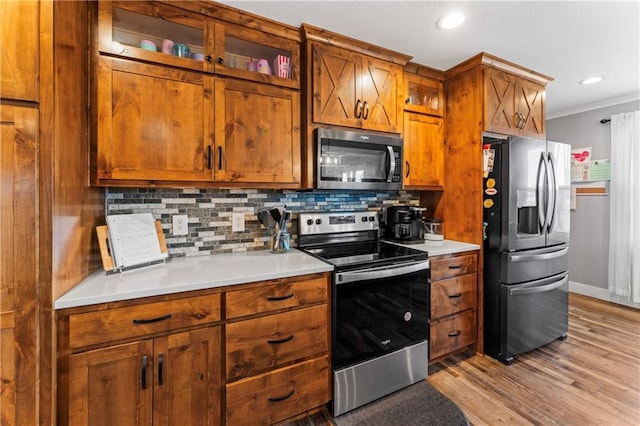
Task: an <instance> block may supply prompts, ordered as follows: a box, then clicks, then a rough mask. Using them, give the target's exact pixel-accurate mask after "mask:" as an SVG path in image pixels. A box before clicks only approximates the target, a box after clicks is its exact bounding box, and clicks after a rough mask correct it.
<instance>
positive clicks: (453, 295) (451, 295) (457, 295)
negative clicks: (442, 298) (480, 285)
mask: <svg viewBox="0 0 640 426" xmlns="http://www.w3.org/2000/svg"><path fill="white" fill-rule="evenodd" d="M448 296H449V299H457V298H458V297H462V293H456V294H449V295H448Z"/></svg>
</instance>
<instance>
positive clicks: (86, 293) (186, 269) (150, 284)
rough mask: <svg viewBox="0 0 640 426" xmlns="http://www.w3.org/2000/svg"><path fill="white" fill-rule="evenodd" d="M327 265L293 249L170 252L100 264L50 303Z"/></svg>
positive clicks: (58, 305)
mask: <svg viewBox="0 0 640 426" xmlns="http://www.w3.org/2000/svg"><path fill="white" fill-rule="evenodd" d="M328 271H333V265H330V264H328V263H325V262H323V261H321V260H319V259H317V258H315V257H313V256H310V255H308V254H305V253H303V252H301V251H299V250H296V249H292V250H291V252H289V253H286V254H273V253H271V252H270V251H269V250H260V251H250V252H243V253H228V254H217V255H212V256H191V257H174V258H170V259H169V261H168V262H167V263H165V264H158V265H152V266H144V267H141V268H137V269H131V270H128V271H124V272H122V273H114V274H110V275H107V274H106V273H105V271H104V270H103V269H100V270H98V271H97V272H95V273H93V274H92V275H90V276H89V277H87V278H86V279H85V280H84V281H82V282H81V283H80V284H78V285H77V286H76V287H74V288H72V289H71V290H69V291H68V292H67V293H65V294H64V295H62V296H61V297H60V298H59V299H57V300H56V301H55V303H54V309H63V308H72V307H77V306H86V305H93V304H97V303H106V302H114V301H118V300H128V299H135V298H140V297H150V296H160V295H165V294H172V293H179V292H183V291H193V290H205V289H209V288H216V287H222V286H228V285H233V284H246V283H251V282H256V281H264V280H272V279H277V278H285V277H292V276H298V275H306V274H315V273H318V272H328Z"/></svg>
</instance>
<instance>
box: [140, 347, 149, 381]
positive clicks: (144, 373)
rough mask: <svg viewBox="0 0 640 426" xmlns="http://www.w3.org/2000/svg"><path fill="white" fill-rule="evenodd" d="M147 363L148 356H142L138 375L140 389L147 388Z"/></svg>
mask: <svg viewBox="0 0 640 426" xmlns="http://www.w3.org/2000/svg"><path fill="white" fill-rule="evenodd" d="M148 363H149V358H148V357H147V356H146V355H145V356H143V357H142V369H141V376H140V386H141V387H142V389H146V388H147V364H148Z"/></svg>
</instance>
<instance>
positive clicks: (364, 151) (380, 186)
mask: <svg viewBox="0 0 640 426" xmlns="http://www.w3.org/2000/svg"><path fill="white" fill-rule="evenodd" d="M315 139H316V188H318V189H344V190H386V191H397V190H400V189H402V164H403V161H402V160H403V157H402V138H401V137H400V136H389V135H377V134H371V133H363V132H354V131H348V130H336V129H326V128H319V129H316V138H315Z"/></svg>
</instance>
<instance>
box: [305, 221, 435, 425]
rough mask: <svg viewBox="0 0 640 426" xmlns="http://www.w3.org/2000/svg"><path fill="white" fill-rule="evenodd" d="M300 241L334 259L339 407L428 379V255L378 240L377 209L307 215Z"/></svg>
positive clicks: (355, 404) (312, 251)
mask: <svg viewBox="0 0 640 426" xmlns="http://www.w3.org/2000/svg"><path fill="white" fill-rule="evenodd" d="M298 224H299V235H298V247H299V248H300V249H302V250H303V251H305V252H307V253H309V254H311V255H313V256H316V257H318V258H320V259H322V260H324V261H325V262H328V263H330V264H332V265H334V274H333V287H332V291H331V292H330V294H331V297H332V307H333V309H332V327H331V332H332V339H331V340H332V342H333V345H332V365H333V382H334V388H333V401H332V411H333V415H334V416H338V415H340V414H343V413H345V412H347V411H350V410H353V409H355V408H357V407H360V406H362V405H364V404H367V403H369V402H371V401H374V400H376V399H378V398H381V397H383V396H385V395H388V394H390V393H392V392H395V391H397V390H399V389H402V388H404V387H406V386H409V385H411V384H413V383H416V382H418V381H420V380H424V379H425V377H427V364H428V359H429V356H428V355H429V342H428V335H429V329H428V321H427V320H428V318H427V316H428V313H429V259H428V258H427V253H426V252H424V251H419V250H415V249H413V248H410V247H404V246H401V245H398V244H391V243H386V242H384V241H379V239H378V231H379V222H378V215H377V213H376V212H369V211H367V212H348V213H347V212H344V213H300V215H299V221H298Z"/></svg>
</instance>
